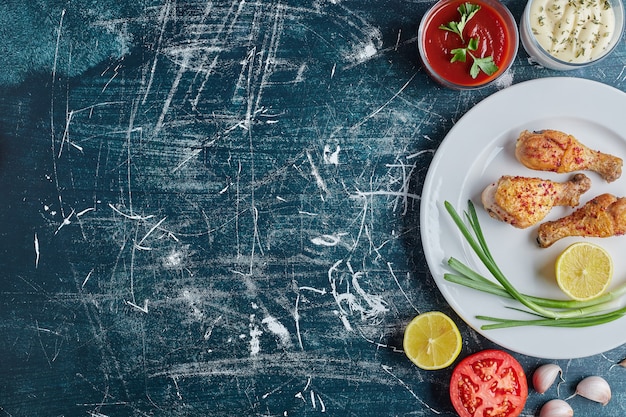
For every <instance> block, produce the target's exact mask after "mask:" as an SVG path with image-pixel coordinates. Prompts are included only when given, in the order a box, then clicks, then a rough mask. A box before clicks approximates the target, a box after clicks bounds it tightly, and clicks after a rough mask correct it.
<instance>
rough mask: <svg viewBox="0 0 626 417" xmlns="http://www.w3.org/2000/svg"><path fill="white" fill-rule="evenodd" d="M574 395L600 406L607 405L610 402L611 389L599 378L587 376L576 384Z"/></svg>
mask: <svg viewBox="0 0 626 417" xmlns="http://www.w3.org/2000/svg"><path fill="white" fill-rule="evenodd" d="M576 394H578V395H580V396H581V397H585V398H587V399H589V400H592V401H595V402H598V403H601V404H602V405H607V404H608V402H609V401H610V400H611V387H610V386H609V383H608V382H606V380H605V379H604V378H602V377H600V376H588V377H587V378H585V379H583V380H582V381H580V382H579V383H578V385H577V386H576Z"/></svg>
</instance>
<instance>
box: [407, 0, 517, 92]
mask: <svg viewBox="0 0 626 417" xmlns="http://www.w3.org/2000/svg"><path fill="white" fill-rule="evenodd" d="M417 37H418V50H419V54H420V58H421V61H422V65H423V67H424V69H425V70H426V72H427V73H428V74H429V75H430V77H431V78H432V79H434V80H435V81H437V82H438V83H439V84H441V85H443V86H445V87H448V88H452V89H456V90H472V89H477V88H482V87H485V86H487V85H489V84H492V83H493V82H494V81H496V80H497V79H498V78H500V77H501V76H502V75H503V74H504V73H505V72H506V71H507V70H508V69H509V68H510V67H511V64H512V63H513V61H514V60H515V56H516V54H517V48H518V43H519V33H518V28H517V23H516V22H515V18H514V17H513V15H512V14H511V12H510V11H509V9H508V8H507V7H506V6H505V5H503V4H502V3H501V2H500V1H498V0H439V1H438V2H437V3H435V4H434V5H433V6H432V7H431V8H430V9H429V10H428V11H427V12H426V14H425V15H424V17H423V18H422V20H421V22H420V25H419V28H418V31H417Z"/></svg>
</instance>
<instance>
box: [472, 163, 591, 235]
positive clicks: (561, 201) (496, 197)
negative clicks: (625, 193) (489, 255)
mask: <svg viewBox="0 0 626 417" xmlns="http://www.w3.org/2000/svg"><path fill="white" fill-rule="evenodd" d="M590 187H591V180H590V179H589V178H588V177H587V176H586V175H584V174H576V175H574V176H573V177H572V178H571V179H570V180H569V181H566V182H556V181H550V180H544V179H541V178H527V177H519V176H517V177H513V176H509V175H505V176H502V177H501V178H500V179H499V180H498V181H497V182H494V183H493V184H490V185H489V186H487V188H485V190H484V191H483V193H482V195H481V200H482V203H483V206H484V207H485V210H487V212H488V213H489V215H490V216H491V217H493V218H494V219H497V220H501V221H503V222H506V223H509V224H511V225H512V226H515V227H517V228H519V229H525V228H527V227H530V226H532V225H534V224H536V223H538V222H540V221H541V220H543V218H544V217H546V216H547V215H548V213H549V212H550V210H551V209H552V207H554V206H570V207H575V206H577V205H578V200H579V198H580V196H581V194H583V193H584V192H586V191H587V190H589V188H590Z"/></svg>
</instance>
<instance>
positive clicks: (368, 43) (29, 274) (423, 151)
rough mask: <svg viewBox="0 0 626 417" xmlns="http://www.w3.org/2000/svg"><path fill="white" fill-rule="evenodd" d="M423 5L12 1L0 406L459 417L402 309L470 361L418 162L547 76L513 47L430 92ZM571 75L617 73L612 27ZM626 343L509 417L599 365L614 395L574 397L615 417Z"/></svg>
mask: <svg viewBox="0 0 626 417" xmlns="http://www.w3.org/2000/svg"><path fill="white" fill-rule="evenodd" d="M505 3H506V4H507V5H508V6H509V8H510V9H511V11H512V12H513V14H514V15H515V17H516V18H517V19H518V20H519V17H520V15H521V13H522V9H523V7H524V1H521V0H510V1H505ZM430 4H432V2H430V1H395V0H394V1H391V0H389V1H366V2H363V1H355V0H334V1H332V0H330V1H324V0H317V1H299V0H291V1H275V0H268V1H251V2H248V1H244V0H240V1H239V0H238V1H230V2H229V1H183V0H179V1H174V0H154V1H147V0H143V1H119V2H110V1H96V0H91V1H86V0H85V1H76V0H67V1H66V0H63V1H61V0H59V1H38V2H23V1H15V0H10V1H6V0H5V1H4V2H3V3H2V5H0V22H1V23H2V26H1V27H2V30H1V31H0V52H1V56H2V60H0V192H1V194H0V195H1V198H2V200H1V201H2V204H1V206H0V256H1V258H0V271H1V272H0V274H1V279H0V340H1V341H2V342H1V343H0V413H1V415H6V416H85V415H87V416H207V415H211V416H312V415H332V416H363V417H367V416H430V415H441V416H453V415H454V412H453V410H452V407H451V405H450V403H449V400H448V396H447V390H448V378H449V375H450V372H451V370H450V369H447V370H442V371H437V372H425V371H420V370H419V369H417V368H416V367H414V366H413V365H411V364H410V362H409V361H408V360H407V359H406V358H405V356H404V354H403V352H402V343H401V340H402V334H403V329H404V326H405V325H406V323H407V322H408V321H409V320H410V319H411V318H412V317H413V316H415V315H416V314H418V313H419V312H424V311H429V310H442V311H445V312H447V313H448V314H450V315H451V316H452V317H454V318H455V320H456V322H457V323H458V324H459V327H460V329H461V331H462V334H463V337H464V346H463V352H462V356H465V355H468V354H470V353H473V352H475V351H478V350H480V349H483V348H486V347H493V345H492V344H490V343H489V342H488V341H486V340H485V339H483V338H482V337H481V336H479V335H478V334H476V333H475V332H474V331H472V330H471V329H470V328H468V327H467V326H466V325H465V324H463V323H462V322H461V321H460V320H459V319H458V318H457V317H456V316H455V315H454V314H453V312H452V311H451V310H450V308H449V307H448V306H447V304H446V303H445V301H444V300H443V298H442V297H441V295H440V293H439V292H438V290H437V288H436V287H435V285H434V283H433V281H432V279H431V277H430V275H429V271H428V269H427V267H426V265H425V261H424V256H423V252H422V247H421V242H420V239H419V222H418V217H419V206H420V191H421V187H422V184H423V181H424V177H425V175H426V171H427V169H428V165H429V162H430V160H431V159H432V156H433V153H434V151H435V150H436V149H437V147H438V145H439V144H440V143H441V141H442V140H443V138H444V137H445V134H446V132H447V131H448V130H449V129H450V127H452V125H453V124H454V123H455V121H456V120H458V119H459V118H460V117H461V116H462V115H463V114H464V113H465V112H466V111H467V110H469V109H470V108H471V107H472V106H473V105H475V104H476V103H478V102H480V101H481V100H482V99H483V98H485V97H487V96H488V95H490V94H492V93H494V92H495V91H497V90H499V89H502V88H506V87H507V86H509V85H511V84H514V83H518V82H521V81H525V80H528V79H533V78H539V77H552V76H557V75H562V74H561V73H557V72H554V71H549V70H545V69H542V68H539V67H536V66H533V65H531V64H530V63H529V61H528V58H527V56H526V54H525V53H524V51H523V50H520V52H519V53H518V56H517V59H516V61H515V63H514V65H513V67H512V68H511V70H510V71H509V73H508V74H507V75H506V76H505V77H504V78H503V79H502V80H501V81H500V82H499V83H498V84H497V85H494V86H492V87H489V88H487V89H484V90H480V91H474V92H457V91H451V90H446V89H442V88H440V87H438V86H437V85H435V84H434V83H433V82H432V81H431V80H430V79H429V78H428V77H427V75H426V74H425V73H424V71H423V70H422V68H421V67H420V64H419V62H418V59H417V53H416V49H417V47H416V42H415V36H416V29H417V25H418V23H419V20H420V18H421V16H422V15H423V13H424V11H425V10H426V9H427V7H428V6H429V5H430ZM569 75H572V76H578V77H584V78H589V79H594V80H598V81H601V82H605V83H607V84H610V85H613V86H615V87H617V88H619V89H621V90H625V88H626V46H625V44H624V42H623V41H622V43H621V44H620V46H619V47H618V49H617V51H616V52H615V53H614V55H613V56H612V58H611V60H610V61H605V62H604V63H603V64H602V65H599V66H596V67H592V68H589V69H585V70H579V71H576V72H574V73H571V74H569ZM503 111H515V109H514V107H513V106H512V107H511V108H509V109H503ZM563 348H564V349H567V346H564V347H563ZM516 357H517V358H518V359H519V360H520V361H521V362H522V364H523V365H524V368H525V370H526V371H527V372H528V373H529V374H530V373H531V372H532V370H533V369H534V368H535V367H536V366H538V365H539V364H541V363H544V362H545V361H542V360H539V359H535V358H530V357H524V356H522V355H516ZM625 357H626V347H624V346H622V347H620V348H617V349H615V350H613V351H610V352H606V353H604V354H601V355H597V356H594V357H590V358H585V359H576V360H570V361H558V363H559V364H560V365H561V366H562V367H563V369H564V378H565V380H566V382H564V383H562V384H560V385H559V388H558V389H557V387H556V386H554V387H553V388H552V389H551V390H550V391H548V393H546V394H544V395H539V394H536V393H532V394H531V396H530V397H529V401H528V405H527V407H526V409H525V411H524V414H523V415H524V416H533V415H537V412H538V411H537V410H538V409H539V407H540V406H541V404H543V403H544V402H545V401H546V400H547V399H550V398H556V397H560V398H568V397H570V396H571V394H572V393H573V390H574V387H575V384H576V383H577V382H578V380H580V378H581V377H582V376H586V375H588V374H590V373H594V374H599V375H602V376H604V377H605V378H607V380H609V382H610V383H611V384H612V386H613V388H614V398H613V400H612V401H611V403H610V404H609V405H608V406H606V407H601V406H599V405H597V404H593V403H590V402H588V401H585V400H583V399H581V398H579V397H575V398H572V399H570V400H569V401H570V403H571V404H572V406H573V407H574V409H575V410H576V413H577V415H590V414H591V413H596V414H598V415H603V416H620V417H622V416H624V414H626V392H625V390H624V388H625V387H626V382H625V381H626V370H624V369H623V368H622V367H619V366H616V363H617V362H619V361H621V360H622V359H624V358H625Z"/></svg>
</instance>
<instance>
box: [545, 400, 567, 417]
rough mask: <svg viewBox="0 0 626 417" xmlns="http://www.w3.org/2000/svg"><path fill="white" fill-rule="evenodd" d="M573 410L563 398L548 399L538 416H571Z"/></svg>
mask: <svg viewBox="0 0 626 417" xmlns="http://www.w3.org/2000/svg"><path fill="white" fill-rule="evenodd" d="M573 415H574V410H573V409H572V407H570V405H569V404H568V403H566V402H565V401H563V400H559V399H554V400H550V401H548V402H547V403H545V404H544V405H543V407H541V411H540V412H539V417H572V416H573Z"/></svg>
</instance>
